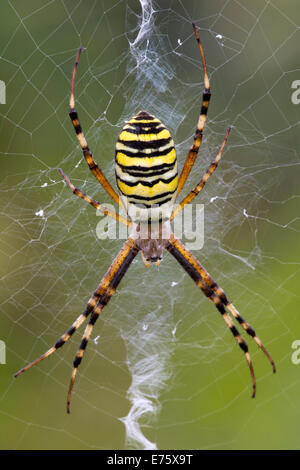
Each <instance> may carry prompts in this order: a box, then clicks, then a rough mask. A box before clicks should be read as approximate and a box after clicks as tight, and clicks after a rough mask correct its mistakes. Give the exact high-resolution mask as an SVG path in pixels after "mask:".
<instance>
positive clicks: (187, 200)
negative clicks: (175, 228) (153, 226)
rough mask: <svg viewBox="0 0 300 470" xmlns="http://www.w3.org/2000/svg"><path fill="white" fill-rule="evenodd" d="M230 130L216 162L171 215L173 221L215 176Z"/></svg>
mask: <svg viewBox="0 0 300 470" xmlns="http://www.w3.org/2000/svg"><path fill="white" fill-rule="evenodd" d="M230 130H231V128H230V127H229V128H228V129H227V132H226V134H225V137H224V140H223V142H222V145H221V147H220V150H219V153H218V155H217V156H216V158H215V159H214V161H213V162H212V163H211V164H210V165H209V167H208V169H207V170H206V172H205V173H204V175H203V176H202V178H201V180H200V181H199V183H198V184H197V186H196V187H195V188H194V189H192V191H191V192H190V193H189V194H188V195H187V196H186V197H185V198H184V199H183V200H182V201H181V202H180V203H179V204H178V206H176V207H175V209H174V210H173V212H172V214H171V217H170V220H173V219H174V217H176V215H177V214H179V212H181V211H182V209H183V208H184V207H185V206H186V205H187V204H189V203H190V202H192V200H193V199H194V198H195V197H196V196H197V195H198V194H199V193H200V191H202V189H203V188H204V186H205V184H206V182H207V180H208V179H209V178H210V177H211V175H212V174H213V172H214V171H215V169H216V168H217V166H218V164H219V161H220V160H221V157H222V154H223V150H224V147H225V145H226V142H227V140H228V137H229V134H230Z"/></svg>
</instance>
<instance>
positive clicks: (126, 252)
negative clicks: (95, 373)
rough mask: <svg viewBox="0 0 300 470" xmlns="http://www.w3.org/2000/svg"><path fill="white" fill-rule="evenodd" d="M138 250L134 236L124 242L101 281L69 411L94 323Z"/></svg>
mask: <svg viewBox="0 0 300 470" xmlns="http://www.w3.org/2000/svg"><path fill="white" fill-rule="evenodd" d="M138 252H139V249H138V247H137V245H136V243H135V240H134V239H133V238H129V239H128V240H127V242H126V243H125V244H124V246H123V248H122V249H121V251H120V252H119V254H118V255H117V256H116V258H115V260H114V261H113V264H112V266H114V267H115V269H114V274H113V275H112V274H111V271H110V270H111V268H110V269H109V270H108V271H107V273H106V274H105V276H104V278H103V279H102V281H101V283H100V285H101V292H102V295H101V298H100V300H99V301H98V303H97V305H96V306H95V307H94V309H93V312H92V314H91V317H90V320H89V322H88V324H87V326H86V329H85V331H84V334H83V337H82V340H81V343H80V347H79V349H78V351H77V353H76V355H75V358H74V361H73V372H72V376H71V381H70V386H69V391H68V398H67V413H70V404H71V394H72V390H73V385H74V381H75V377H76V374H77V370H78V367H79V364H80V363H81V361H82V358H83V355H84V351H85V349H86V347H87V343H88V340H89V338H90V336H91V333H92V331H93V328H94V325H95V323H96V321H97V320H98V318H99V315H100V313H101V312H102V310H103V308H104V307H105V306H106V305H107V304H108V302H109V301H110V299H111V297H112V295H113V294H114V293H115V291H116V288H117V287H118V285H119V283H120V281H121V280H122V278H123V276H124V275H125V273H126V271H127V269H128V268H129V266H130V264H131V263H132V261H133V260H134V258H135V257H136V255H137V254H138Z"/></svg>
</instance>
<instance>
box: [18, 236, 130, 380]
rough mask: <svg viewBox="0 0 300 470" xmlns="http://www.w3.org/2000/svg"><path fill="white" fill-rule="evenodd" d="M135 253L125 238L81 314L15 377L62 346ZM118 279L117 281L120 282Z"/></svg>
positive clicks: (126, 266) (112, 288)
mask: <svg viewBox="0 0 300 470" xmlns="http://www.w3.org/2000/svg"><path fill="white" fill-rule="evenodd" d="M136 253H137V252H136V248H135V245H134V240H133V239H132V238H129V239H128V240H127V242H126V243H125V244H124V245H123V247H122V249H121V251H120V252H119V254H118V256H117V257H116V258H115V260H114V261H113V263H112V265H111V266H110V268H109V269H108V271H107V273H106V274H105V276H104V278H103V279H102V280H101V282H100V284H99V286H98V287H97V289H96V290H95V292H94V293H93V295H92V297H91V298H90V300H89V301H88V303H87V306H86V308H85V310H84V312H83V313H82V314H81V315H79V317H78V318H77V319H76V320H75V322H74V323H73V324H72V325H71V327H70V328H69V329H68V330H67V331H66V332H65V333H64V334H63V335H62V336H61V337H60V338H59V339H58V340H57V342H56V343H55V345H54V346H52V348H50V349H49V350H48V351H47V352H45V353H44V354H42V356H40V357H39V358H38V359H36V360H35V361H33V362H31V363H30V364H28V365H27V366H25V367H23V368H22V369H20V370H19V371H18V372H17V373H16V374H15V375H14V376H15V377H18V376H19V375H20V374H21V373H22V372H25V371H26V370H28V369H30V368H31V367H33V366H35V365H36V364H38V363H39V362H40V361H42V360H43V359H46V357H48V356H50V355H51V354H52V353H54V352H55V351H56V350H57V349H59V348H60V347H62V346H63V345H64V344H65V343H66V342H67V341H68V339H70V337H71V336H72V335H73V334H74V333H75V331H76V330H77V329H78V328H79V327H80V326H81V325H82V323H83V322H84V321H85V319H86V318H87V317H88V316H89V314H90V313H91V312H92V311H93V310H94V308H95V307H96V306H97V303H98V302H99V299H102V297H103V298H105V296H107V293H108V292H111V295H112V294H113V292H114V290H115V288H114V283H115V282H116V279H118V276H120V269H121V268H123V270H124V267H125V268H126V269H125V271H124V273H123V274H122V276H121V277H123V275H124V274H125V272H126V270H127V268H128V266H129V264H130V263H131V261H132V259H133V258H134V257H135V256H136ZM133 254H134V255H133ZM128 262H129V264H127V263H128ZM120 280H121V279H120ZM120 280H119V282H120Z"/></svg>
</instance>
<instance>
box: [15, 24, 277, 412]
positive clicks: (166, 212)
mask: <svg viewBox="0 0 300 470" xmlns="http://www.w3.org/2000/svg"><path fill="white" fill-rule="evenodd" d="M193 29H194V33H195V37H196V41H197V43H198V47H199V50H200V54H201V60H202V67H203V74H204V91H203V95H202V106H201V111H200V116H199V120H198V124H197V129H196V132H195V136H194V142H193V145H192V146H191V147H190V150H189V152H188V155H187V158H186V161H185V163H184V166H183V169H182V171H181V173H180V176H179V178H178V173H177V159H176V152H175V148H174V142H173V140H172V138H171V135H170V133H169V131H168V130H167V129H166V127H165V126H164V125H163V124H162V123H161V121H160V120H159V119H157V118H156V117H154V116H152V115H150V114H149V113H147V112H146V111H140V112H139V113H138V114H137V115H136V116H134V117H133V118H132V119H131V120H130V121H128V122H127V123H126V124H125V126H124V127H123V129H122V131H121V133H120V134H119V137H118V140H117V143H116V151H115V172H116V182H117V186H118V190H119V194H120V195H119V194H118V193H117V192H116V191H115V190H114V189H113V187H112V186H111V184H110V183H109V181H108V180H107V179H106V177H105V176H104V174H103V173H102V171H101V169H100V168H99V166H98V165H97V163H96V162H95V161H94V159H93V155H92V152H91V151H90V149H89V147H88V144H87V141H86V139H85V137H84V134H83V131H82V129H81V125H80V123H79V118H78V114H77V111H76V109H75V94H74V87H75V76H76V71H77V66H78V62H79V57H80V53H81V48H80V49H79V50H78V53H77V57H76V61H75V64H74V68H73V75H72V82H71V94H70V110H69V115H70V118H71V121H72V124H73V126H74V129H75V132H76V135H77V138H78V141H79V144H80V147H81V149H82V152H83V156H84V158H85V160H86V162H87V164H88V166H89V168H90V170H91V172H92V173H93V175H94V176H95V177H96V179H97V180H98V181H99V183H100V184H101V185H102V186H103V188H104V189H105V191H106V192H107V193H108V194H109V196H110V197H111V198H112V199H113V200H114V201H115V202H116V203H117V204H118V205H119V206H120V207H121V208H122V209H123V210H125V212H126V217H123V216H121V215H119V214H117V213H115V212H113V211H111V210H109V209H107V208H106V207H105V206H103V205H101V204H99V203H98V202H97V201H95V200H94V199H92V198H91V197H89V196H88V195H87V194H85V193H84V192H82V191H81V190H80V189H78V188H76V187H75V186H74V185H73V184H72V182H71V181H70V179H69V178H68V177H67V176H66V175H65V174H64V173H63V171H62V170H61V169H59V170H58V171H59V172H60V174H61V176H62V177H63V179H64V180H65V182H66V183H67V185H68V186H69V187H70V189H71V190H72V191H73V193H74V194H76V196H79V197H80V198H81V199H83V200H85V201H86V202H87V203H89V204H91V205H92V206H93V207H95V208H96V209H98V210H100V211H101V212H102V213H104V214H105V215H107V216H109V217H112V218H114V219H115V220H117V221H119V222H120V223H122V224H125V225H127V226H128V227H130V235H129V238H128V240H127V241H126V242H125V244H124V245H123V247H122V248H121V251H120V252H119V254H118V255H117V256H116V258H115V259H114V261H113V263H112V264H111V266H110V267H109V269H108V271H107V272H106V274H105V275H104V277H103V279H102V280H101V282H100V284H99V285H98V287H97V289H96V290H95V292H94V293H93V295H92V296H91V298H90V299H89V301H88V303H87V305H86V308H85V310H84V311H83V313H82V314H81V315H80V316H79V317H78V318H77V319H76V320H75V321H74V323H73V324H72V325H71V327H70V328H69V329H68V330H67V331H66V332H65V333H64V334H63V335H62V336H61V337H60V338H59V339H58V341H57V342H56V343H55V345H54V346H52V347H51V348H50V349H49V350H48V351H47V352H46V353H44V354H43V355H42V356H40V357H39V358H38V359H36V360H35V361H34V362H32V363H31V364H28V365H27V366H25V367H23V368H22V369H20V370H19V371H18V372H17V373H16V374H15V377H17V376H18V375H20V374H21V373H22V372H25V371H26V370H28V369H30V368H31V367H32V366H34V365H36V364H37V363H39V362H40V361H42V360H43V359H45V358H46V357H48V356H50V355H51V354H52V353H53V352H54V351H56V350H57V349H59V348H60V347H62V346H63V345H64V344H65V343H66V342H67V341H68V339H69V338H70V337H71V336H72V335H73V334H74V333H75V331H76V330H77V329H78V328H79V327H80V326H81V325H82V323H83V322H84V321H85V320H86V319H87V318H88V317H89V316H90V319H89V322H88V324H87V326H86V328H85V331H84V334H83V337H82V340H81V344H80V347H79V349H78V351H77V354H76V355H75V358H74V362H73V372H72V376H71V381H70V385H69V390H68V396H67V412H68V413H70V403H71V393H72V389H73V385H74V381H75V377H76V374H77V370H78V366H79V364H80V363H81V361H82V358H83V355H84V351H85V349H86V346H87V344H88V340H89V338H90V336H91V334H92V331H93V328H94V325H95V323H96V321H97V319H98V318H99V315H100V314H101V313H102V310H103V309H104V307H105V306H106V305H107V304H108V302H109V301H110V299H111V297H112V295H113V294H114V292H115V291H116V288H117V286H118V285H119V283H120V281H121V279H122V278H123V276H124V275H125V273H126V272H127V270H128V268H129V266H130V264H131V263H132V261H133V260H134V258H135V257H136V256H137V254H138V253H139V252H140V253H141V256H142V259H143V262H144V264H145V266H146V267H149V266H150V265H151V264H155V265H159V264H160V262H161V259H162V254H163V251H164V250H167V251H168V252H169V253H170V254H171V255H172V256H173V257H174V258H175V259H176V260H177V261H178V262H179V264H181V266H182V267H183V269H184V270H185V271H186V272H187V274H188V275H189V276H190V277H191V278H192V279H193V281H194V282H195V283H196V285H197V286H198V287H199V288H200V289H201V290H202V292H203V293H204V295H205V296H206V297H207V298H208V299H210V300H211V301H212V302H213V303H214V304H215V307H216V308H217V310H218V311H219V313H220V314H221V316H222V318H223V320H224V321H225V323H226V325H227V327H228V328H229V329H230V331H231V333H232V334H233V336H234V338H235V340H236V342H237V344H238V345H239V346H240V348H241V349H242V351H243V352H244V354H245V356H246V360H247V363H248V366H249V369H250V374H251V379H252V397H253V398H254V397H255V392H256V381H255V375H254V370H253V365H252V362H251V358H250V354H249V351H248V346H247V344H246V342H245V341H244V339H243V338H242V336H241V335H240V333H239V331H238V330H237V328H236V326H235V325H234V323H233V319H232V317H233V318H234V319H236V320H237V321H238V323H239V324H240V325H241V327H242V328H243V329H244V330H245V331H246V332H247V333H248V334H249V335H250V336H251V337H252V338H253V339H254V341H255V342H256V343H257V344H258V346H259V347H260V348H261V349H262V351H263V352H264V353H265V355H266V356H267V358H268V360H269V361H270V363H271V365H272V368H273V372H275V371H276V368H275V363H274V361H273V359H272V357H271V356H270V354H269V352H268V351H267V349H266V348H265V347H264V345H263V344H262V342H261V341H260V339H259V338H258V336H257V335H256V333H255V331H254V329H253V328H252V327H251V326H250V325H249V324H248V323H247V322H246V320H244V318H243V317H242V316H241V315H240V314H239V312H238V311H237V310H236V308H235V307H234V305H233V304H232V303H231V302H230V301H229V300H228V298H227V296H226V294H225V292H224V291H223V289H221V287H219V286H218V284H217V283H216V282H215V281H214V279H213V278H212V277H211V276H210V274H209V273H208V272H207V271H206V269H205V268H204V267H203V266H202V265H201V264H200V263H199V261H198V260H197V259H196V258H195V257H194V255H193V254H192V253H191V252H190V251H189V250H188V249H187V248H186V247H185V246H184V245H183V243H182V242H181V241H180V240H178V239H176V238H175V236H174V234H173V233H172V230H171V221H172V220H173V219H174V217H175V216H176V215H177V214H179V213H180V212H181V211H182V210H183V208H184V207H185V206H186V205H187V204H189V203H190V202H191V201H192V200H193V199H194V198H195V197H196V196H197V195H198V194H199V193H200V191H201V190H202V189H203V188H204V186H205V184H206V182H207V181H208V179H209V178H210V176H211V175H212V173H213V172H214V171H215V169H216V168H217V166H218V163H219V161H220V159H221V157H222V153H223V150H224V147H225V145H226V142H227V139H228V137H229V133H230V128H228V129H227V131H226V134H225V137H224V140H223V142H222V145H221V147H220V150H219V152H218V154H217V156H216V158H215V159H214V161H213V162H212V163H211V164H210V166H209V167H208V169H207V171H206V172H205V174H204V176H203V177H202V178H201V180H200V181H199V183H198V184H197V185H196V186H195V187H194V189H193V190H192V191H191V192H190V193H189V194H188V195H187V196H186V197H185V198H184V199H182V200H181V202H179V204H178V205H177V206H176V207H175V209H173V206H174V203H175V201H176V199H177V197H178V196H179V194H180V192H181V191H182V189H183V187H184V185H185V182H186V180H187V178H188V176H189V174H190V172H191V170H192V168H193V165H194V162H195V159H196V157H197V154H198V151H199V148H200V145H201V141H202V136H203V129H204V126H205V122H206V116H207V111H208V106H209V101H210V97H211V92H210V84H209V79H208V74H207V67H206V61H205V56H204V50H203V47H202V44H201V41H200V38H199V35H198V31H197V29H196V26H195V24H194V23H193ZM230 315H231V316H230Z"/></svg>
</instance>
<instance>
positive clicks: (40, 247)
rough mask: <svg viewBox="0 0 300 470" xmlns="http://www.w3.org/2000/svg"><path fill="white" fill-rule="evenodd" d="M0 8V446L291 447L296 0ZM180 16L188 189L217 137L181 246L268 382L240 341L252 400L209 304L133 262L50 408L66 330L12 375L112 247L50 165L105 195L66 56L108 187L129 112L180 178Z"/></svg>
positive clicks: (76, 305) (294, 420) (70, 307)
mask: <svg viewBox="0 0 300 470" xmlns="http://www.w3.org/2000/svg"><path fill="white" fill-rule="evenodd" d="M3 8H4V12H5V14H3V16H2V22H1V23H2V24H1V29H0V31H1V33H0V34H1V39H2V41H1V53H0V63H1V74H2V75H1V77H0V79H1V80H3V81H4V82H5V85H6V105H2V104H1V105H0V112H1V118H2V119H1V141H0V142H1V144H0V145H1V148H0V151H1V249H0V254H1V281H2V282H1V337H0V339H1V340H3V341H5V344H6V356H7V357H6V362H7V363H6V365H0V367H1V395H0V396H1V402H0V413H1V422H2V424H1V426H2V427H3V430H5V433H4V437H3V438H2V443H1V447H2V448H20V449H28V448H62V449H66V448H69V449H70V448H82V449H86V448H98V449H104V448H110V449H120V448H142V449H151V448H161V449H162V448H163V449H166V448H173V449H176V448H182V449H184V448H201V449H202V448H203V449H205V448H299V439H298V437H297V429H298V421H299V398H298V397H299V392H300V380H299V369H297V367H296V366H295V365H294V364H292V362H291V354H292V349H291V344H292V342H293V341H294V340H295V339H299V336H300V331H299V328H300V321H299V317H298V312H299V307H298V305H299V293H298V290H299V289H298V284H299V275H298V274H299V229H300V226H299V185H298V181H299V150H298V149H299V109H300V108H299V107H297V105H295V104H293V103H292V101H291V95H292V92H293V89H292V83H293V81H295V80H298V79H299V77H300V68H299V61H298V44H299V39H300V38H299V15H300V12H299V7H298V5H297V2H296V1H289V2H284V1H283V0H277V1H275V0H273V1H264V0H257V1H254V2H251V3H250V2H246V1H245V0H241V1H233V0H232V1H231V0H228V1H217V0H210V1H202V2H198V1H196V0H195V1H192V0H191V1H189V2H183V1H181V0H178V1H171V0H170V1H169V0H164V1H155V2H154V1H150V0H140V1H133V0H132V1H122V0H119V1H112V0H110V1H102V2H97V1H95V0H94V1H92V0H87V1H85V2H83V1H69V0H61V1H58V0H51V1H50V0H49V1H42V2H41V1H39V2H37V1H35V0H29V1H27V2H22V4H21V2H16V1H12V0H10V1H6V2H5V6H4V7H3ZM4 18H5V21H4ZM191 21H195V22H196V25H197V27H198V28H199V33H200V36H201V40H202V42H203V45H204V48H205V53H206V60H207V64H208V72H209V77H210V81H211V87H212V101H211V105H210V109H209V113H208V122H207V125H206V128H205V136H204V140H203V143H202V146H201V151H200V157H199V158H198V159H197V161H196V164H195V167H194V169H193V173H192V175H191V176H190V178H189V180H188V182H187V185H186V190H188V189H189V188H192V186H193V185H195V184H196V183H197V181H199V179H200V177H201V176H202V174H203V173H204V171H205V169H206V168H207V166H208V164H209V163H210V162H211V161H212V160H213V158H214V157H215V155H216V153H217V151H218V148H219V146H220V144H221V142H222V139H223V137H224V134H225V130H226V128H227V127H228V125H232V126H233V129H232V132H231V135H230V140H229V142H228V145H227V147H226V151H225V152H224V156H223V158H222V162H221V165H220V166H219V168H218V170H217V172H216V173H215V174H214V175H213V177H212V179H211V180H210V181H209V183H208V184H207V187H206V188H205V191H203V192H202V193H201V198H199V202H201V203H204V205H205V243H204V247H203V249H202V250H199V251H198V252H195V255H196V256H197V257H198V259H199V260H200V261H201V263H202V264H203V265H204V266H205V267H206V268H207V269H208V271H209V272H210V273H211V274H212V275H213V277H214V278H215V279H216V281H217V282H218V284H219V285H221V286H222V287H223V288H224V290H225V292H226V293H227V294H228V296H229V298H230V299H231V300H232V301H233V303H234V304H235V305H236V307H237V308H238V309H239V311H240V312H241V314H242V315H243V316H245V317H246V319H247V320H248V321H249V322H250V323H251V324H252V325H254V326H255V328H256V330H257V332H258V334H259V336H260V337H261V338H262V339H263V341H264V343H265V344H266V345H267V347H268V349H269V350H270V351H271V353H272V355H273V356H274V358H275V359H276V363H277V366H278V374H277V376H273V375H272V373H271V370H270V367H269V365H268V364H267V362H266V361H265V358H264V357H263V355H262V354H261V353H260V352H259V351H257V348H256V347H255V345H254V344H252V343H251V341H250V339H249V340H248V338H246V340H247V342H248V344H249V346H250V351H251V354H252V358H253V360H254V366H255V370H256V375H257V380H258V394H257V398H256V399H255V400H251V399H250V380H249V373H248V370H247V367H246V363H245V360H244V357H243V355H242V354H241V353H240V350H239V349H238V348H237V347H236V345H235V344H234V341H233V339H232V338H231V335H230V334H229V332H228V330H227V328H226V326H225V324H224V322H223V321H222V319H221V318H219V314H217V311H216V310H215V309H214V307H213V305H211V303H210V302H209V301H208V300H207V299H205V298H204V297H203V295H202V293H201V291H200V290H197V289H196V288H195V286H194V284H193V282H192V281H191V280H190V279H189V278H188V277H187V276H186V275H185V273H184V272H183V271H182V270H181V268H180V266H179V265H177V264H176V263H175V261H174V260H173V259H170V257H169V256H168V255H165V259H164V261H163V263H162V264H161V266H160V267H159V268H151V269H149V270H146V269H145V268H144V266H143V263H142V262H141V259H140V257H137V259H136V260H135V261H134V263H133V265H132V266H131V267H130V270H129V271H128V273H127V275H126V276H125V278H124V279H123V281H122V283H121V285H120V287H119V289H118V291H117V293H116V294H115V296H114V297H113V299H112V300H111V302H110V304H109V306H108V307H107V308H106V309H105V311H104V313H103V315H102V317H101V318H100V319H99V321H98V323H97V325H96V327H95V329H94V333H93V336H92V339H91V341H90V343H89V346H88V348H87V351H86V354H85V357H84V360H83V362H82V365H81V366H80V368H79V373H78V379H77V382H76V384H75V389H74V393H73V401H72V409H71V415H70V416H67V415H66V413H65V399H66V391H67V387H68V384H69V377H70V373H71V367H72V360H73V357H74V355H75V352H76V350H77V348H78V346H79V343H80V332H77V334H76V335H74V336H73V337H72V339H71V340H70V341H69V342H68V343H67V344H66V345H65V346H64V348H62V349H61V350H60V351H59V352H57V353H55V354H54V355H52V356H51V358H49V359H47V360H46V361H44V362H43V363H41V364H40V365H39V366H37V367H35V368H34V369H32V370H31V371H30V372H27V373H26V374H24V375H23V376H21V377H20V378H19V379H18V380H16V381H15V380H14V379H13V378H12V375H13V373H14V372H16V371H17V370H18V369H19V368H20V367H22V366H23V365H24V364H26V363H27V362H29V361H32V360H33V359H35V358H36V357H37V356H39V355H40V354H41V353H43V352H44V351H46V350H47V349H48V348H49V347H50V346H51V345H53V344H54V342H55V341H56V340H57V339H58V337H59V336H60V335H61V334H62V333H63V332H64V331H65V330H66V329H67V328H68V327H69V326H70V325H71V323H72V322H73V321H74V319H75V318H77V316H78V315H79V314H80V313H81V312H82V311H83V310H84V307H85V304H86V302H87V300H88V299H89V297H90V295H91V293H92V292H93V291H94V289H95V287H96V286H97V285H98V283H99V281H100V279H101V277H102V276H103V275H104V273H105V272H106V270H107V268H108V266H109V265H110V263H111V261H112V259H113V258H114V257H115V255H116V254H117V252H118V250H119V249H120V246H121V242H120V240H117V239H116V240H113V239H105V240H99V239H98V237H97V234H96V227H97V224H98V223H99V221H100V220H102V219H100V218H99V217H97V214H96V213H95V211H94V210H93V209H92V208H91V207H87V206H86V204H85V203H84V202H83V201H80V200H79V199H78V198H76V197H74V196H73V195H72V193H71V192H70V191H69V189H68V188H67V187H66V186H65V185H64V183H63V182H62V181H61V178H60V176H59V175H58V172H57V168H58V167H61V168H62V169H63V170H64V171H65V173H66V174H67V175H68V176H69V177H70V178H71V180H72V181H73V182H74V183H75V184H76V185H77V186H79V187H80V188H81V189H82V190H83V191H85V192H87V193H88V194H89V195H90V196H92V197H95V198H96V199H97V200H99V201H100V202H103V203H104V202H109V200H108V198H107V196H106V195H105V194H104V192H103V190H102V189H101V188H100V187H99V185H98V183H97V182H96V181H95V180H94V179H93V177H92V175H90V174H89V171H88V169H87V167H86V164H85V162H83V160H82V157H81V152H80V149H79V148H78V143H77V140H76V137H75V134H74V130H73V128H72V125H71V123H70V122H69V118H68V94H69V87H70V79H71V72H72V66H73V62H74V57H75V55H76V50H77V48H78V47H79V46H80V45H82V46H83V53H82V56H81V59H80V65H79V69H78V77H77V81H76V99H77V109H78V112H79V116H80V120H81V123H82V126H83V129H84V131H85V134H86V137H87V140H88V142H89V146H90V148H91V149H92V151H93V154H94V156H95V159H96V161H97V162H98V163H99V164H101V167H102V169H103V171H104V172H105V174H106V176H107V177H108V179H109V180H110V181H113V180H114V169H113V152H114V145H115V141H116V138H117V135H118V133H119V130H120V128H122V126H123V123H124V121H125V120H126V119H128V118H130V117H131V116H133V115H134V114H135V113H136V112H137V111H139V110H140V109H145V110H147V111H148V112H151V113H153V114H155V115H156V116H157V117H159V118H160V119H161V120H162V122H164V123H165V125H166V126H167V127H168V128H169V129H170V132H171V134H172V136H173V137H174V140H175V143H176V150H177V154H178V158H179V163H180V168H182V164H183V161H184V159H185V156H186V153H187V151H188V149H189V146H190V145H191V143H192V136H193V133H194V129H195V125H196V122H197V119H198V115H199V110H200V105H201V93H202V89H203V80H202V79H203V74H202V67H201V61H200V56H199V50H198V48H197V46H196V42H195V38H194V35H193V31H192V28H191ZM299 106H300V105H299ZM297 280H298V284H297ZM81 333H82V330H81ZM282 429H285V430H286V431H285V434H284V435H282Z"/></svg>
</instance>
